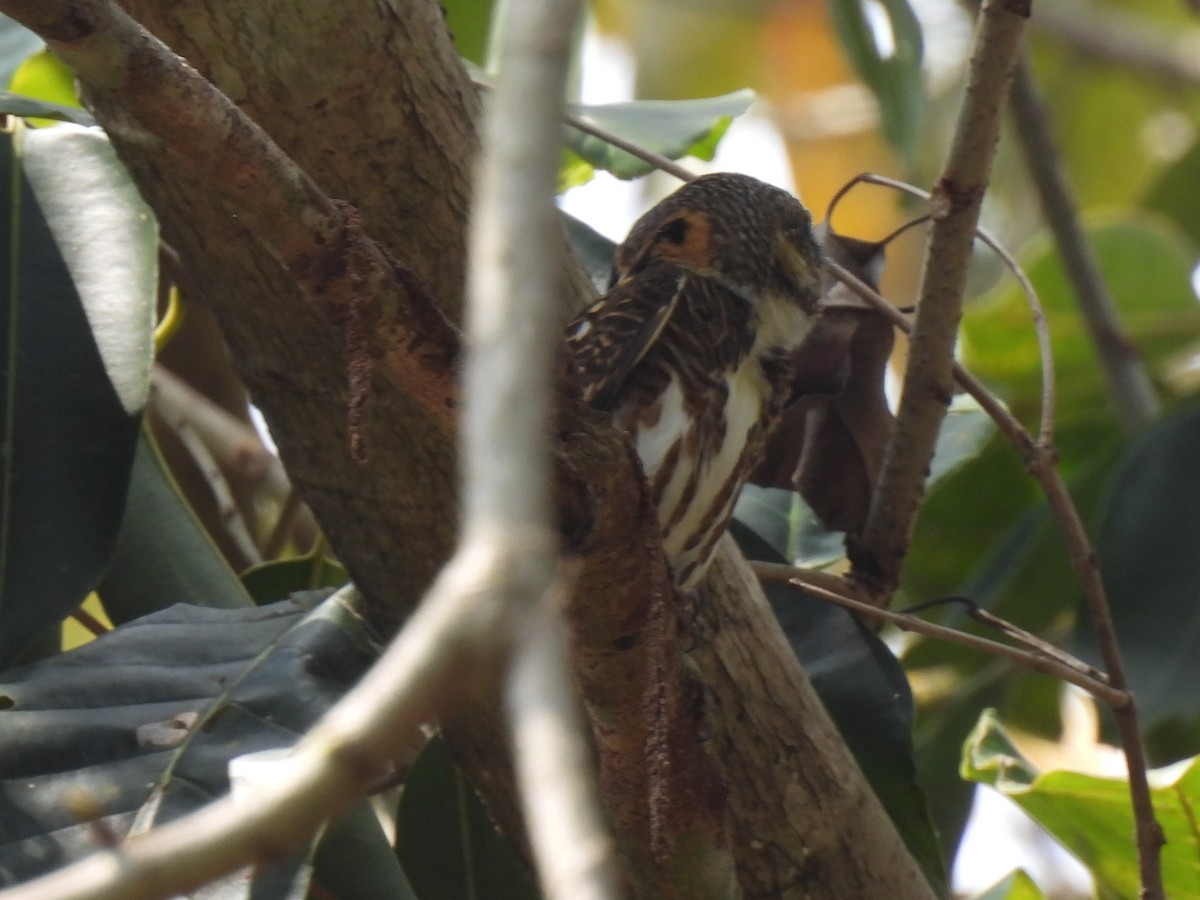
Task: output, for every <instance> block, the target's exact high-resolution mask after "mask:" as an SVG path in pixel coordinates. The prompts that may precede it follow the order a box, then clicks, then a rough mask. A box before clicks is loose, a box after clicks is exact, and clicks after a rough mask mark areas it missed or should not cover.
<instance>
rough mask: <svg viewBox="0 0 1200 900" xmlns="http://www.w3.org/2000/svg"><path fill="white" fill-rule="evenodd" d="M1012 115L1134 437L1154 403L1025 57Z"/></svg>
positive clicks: (1019, 63) (1123, 420)
mask: <svg viewBox="0 0 1200 900" xmlns="http://www.w3.org/2000/svg"><path fill="white" fill-rule="evenodd" d="M1012 112H1013V118H1014V119H1015V121H1016V123H1017V129H1016V131H1017V140H1018V142H1019V143H1020V145H1021V149H1022V151H1023V152H1024V155H1025V164H1026V165H1027V166H1028V167H1029V172H1030V175H1032V176H1033V183H1034V184H1035V185H1036V187H1037V191H1038V197H1039V199H1040V200H1041V205H1042V212H1043V214H1044V215H1045V217H1046V223H1047V224H1048V225H1049V226H1050V231H1051V232H1052V233H1053V234H1054V240H1055V243H1056V244H1057V245H1058V252H1059V254H1060V255H1061V256H1062V259H1063V265H1064V267H1065V268H1066V271H1067V278H1068V279H1069V280H1070V283H1071V287H1072V290H1073V292H1074V294H1075V302H1076V304H1078V306H1079V311H1080V313H1081V314H1082V316H1083V321H1084V324H1085V325H1087V328H1088V331H1089V332H1090V333H1091V336H1092V342H1093V343H1094V344H1095V345H1096V352H1097V353H1098V354H1099V356H1100V368H1101V371H1102V372H1103V373H1104V378H1105V380H1106V381H1107V382H1108V390H1109V393H1110V394H1111V396H1112V401H1113V405H1114V407H1115V408H1116V413H1117V420H1118V421H1119V422H1120V423H1121V425H1122V426H1123V427H1124V428H1125V429H1126V430H1127V431H1134V430H1136V429H1138V428H1140V427H1141V426H1143V425H1146V424H1147V423H1149V422H1150V421H1151V420H1152V419H1153V418H1154V417H1155V416H1156V415H1158V409H1159V403H1158V397H1157V395H1156V394H1155V392H1154V385H1153V383H1152V382H1151V381H1150V376H1149V374H1148V373H1147V372H1146V368H1145V366H1144V365H1143V364H1142V360H1141V356H1140V355H1139V353H1138V350H1137V347H1136V346H1134V344H1133V342H1132V341H1130V340H1129V338H1127V337H1126V336H1125V335H1124V333H1123V332H1122V330H1121V324H1120V322H1119V321H1118V319H1117V311H1116V304H1115V303H1114V301H1113V297H1112V293H1111V292H1110V291H1109V289H1108V284H1107V283H1106V282H1105V280H1104V276H1103V275H1102V274H1101V273H1100V265H1099V263H1098V262H1097V260H1096V255H1095V253H1094V252H1093V251H1092V248H1091V245H1090V244H1089V243H1088V240H1087V236H1086V235H1085V234H1084V233H1083V228H1082V227H1081V225H1080V222H1079V211H1078V210H1077V209H1076V208H1075V202H1074V200H1073V199H1072V197H1071V192H1070V188H1069V187H1068V185H1067V177H1066V173H1065V172H1064V171H1063V168H1062V165H1061V162H1060V157H1059V154H1058V151H1057V149H1056V148H1055V146H1054V141H1053V139H1052V137H1051V135H1050V122H1049V119H1048V116H1047V114H1046V108H1045V104H1044V103H1043V102H1042V98H1041V96H1040V95H1039V93H1038V89H1037V85H1036V84H1035V83H1034V80H1033V70H1032V68H1031V66H1030V65H1029V60H1028V58H1027V57H1026V56H1025V55H1024V54H1022V56H1021V57H1020V59H1018V61H1017V67H1016V72H1015V75H1014V79H1013V93H1012Z"/></svg>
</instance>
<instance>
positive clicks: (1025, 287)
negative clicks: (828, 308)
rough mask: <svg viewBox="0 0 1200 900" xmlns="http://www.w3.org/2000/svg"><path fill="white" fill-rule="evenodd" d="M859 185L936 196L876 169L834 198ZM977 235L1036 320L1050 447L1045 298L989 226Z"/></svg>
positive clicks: (1042, 435)
mask: <svg viewBox="0 0 1200 900" xmlns="http://www.w3.org/2000/svg"><path fill="white" fill-rule="evenodd" d="M859 184H873V185H878V186H880V187H887V188H891V189H892V190H896V191H900V192H901V193H904V194H908V195H909V196H910V197H916V198H918V199H920V200H924V201H925V202H926V203H931V202H932V200H933V196H932V195H931V194H930V193H929V192H928V191H925V190H922V189H921V188H919V187H917V186H915V185H912V184H909V183H908V182H905V181H900V180H898V179H895V178H889V177H887V176H886V175H876V174H875V173H874V172H863V173H862V174H859V175H856V176H854V178H852V179H850V181H848V182H847V183H846V185H845V186H843V188H842V189H841V190H839V191H838V193H837V194H836V195H835V201H836V200H837V199H840V198H841V197H843V196H844V195H845V194H847V193H849V191H850V190H851V189H852V188H853V187H855V186H856V185H859ZM833 207H834V202H833V201H831V202H830V208H829V214H830V215H832V213H833ZM925 218H926V217H922V218H920V219H915V220H913V221H912V222H909V223H906V224H905V225H903V226H901V227H900V228H899V229H897V230H896V231H894V232H893V233H892V234H890V235H888V236H887V237H886V238H884V239H883V241H881V242H880V243H886V242H888V241H890V240H892V239H893V238H894V237H896V236H897V235H898V234H899V233H900V232H901V231H903V230H905V229H907V228H910V227H912V226H913V225H915V224H916V223H918V222H920V221H923V220H924V219H925ZM975 234H976V236H977V237H978V238H979V239H980V240H981V241H983V242H984V244H986V245H987V246H988V247H989V248H990V249H991V250H992V252H993V253H995V254H996V255H997V256H998V257H1000V261H1001V262H1002V263H1004V266H1005V268H1007V269H1008V270H1009V272H1011V273H1012V275H1013V277H1014V278H1016V279H1017V284H1018V285H1020V287H1021V292H1022V293H1023V294H1024V295H1025V302H1026V303H1027V304H1028V305H1029V313H1030V316H1031V317H1032V319H1033V330H1034V334H1035V335H1036V336H1037V344H1038V358H1039V361H1040V364H1041V368H1042V402H1041V416H1040V425H1039V427H1038V443H1039V444H1042V445H1043V446H1046V447H1049V446H1050V445H1051V444H1052V443H1054V422H1055V418H1056V409H1055V408H1056V406H1057V401H1056V389H1055V375H1054V348H1053V346H1052V344H1051V341H1050V324H1049V322H1048V321H1047V319H1046V308H1045V307H1044V306H1043V305H1042V300H1041V298H1040V297H1039V296H1038V293H1037V291H1036V290H1035V289H1034V287H1033V282H1031V281H1030V280H1029V276H1028V275H1026V274H1025V270H1024V269H1022V268H1021V264H1020V263H1018V262H1017V260H1016V257H1014V256H1013V255H1012V253H1010V252H1009V250H1008V248H1006V247H1005V246H1004V244H1003V243H1001V241H1000V239H999V238H997V237H996V236H995V235H993V234H992V233H991V232H990V231H988V230H987V229H986V228H984V227H982V226H979V227H977V228H976V229H975Z"/></svg>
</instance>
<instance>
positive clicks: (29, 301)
mask: <svg viewBox="0 0 1200 900" xmlns="http://www.w3.org/2000/svg"><path fill="white" fill-rule="evenodd" d="M28 137H29V135H27V136H26V138H27V139H26V141H25V143H24V147H23V150H24V156H25V158H26V160H27V161H28V162H31V163H32V164H33V167H34V169H39V168H43V167H44V164H46V163H48V162H50V161H51V160H52V159H53V160H58V164H59V165H63V164H64V162H65V163H66V164H68V165H69V166H71V167H72V168H74V167H75V166H78V171H73V172H72V173H71V175H70V177H67V176H66V175H65V174H63V175H62V177H61V178H59V179H57V182H56V183H52V184H47V183H46V182H47V179H45V178H41V179H39V184H38V190H39V191H40V195H35V193H34V189H33V187H32V186H31V183H30V181H29V180H27V179H26V178H24V177H22V175H21V174H20V170H19V169H17V168H15V166H16V165H17V164H18V160H19V157H18V156H17V155H16V154H15V153H14V149H15V148H14V141H13V140H12V139H11V138H9V137H8V136H5V138H4V139H0V168H2V169H3V173H2V174H0V211H2V212H0V246H3V247H5V248H7V249H9V250H12V249H16V250H17V252H18V254H19V255H18V256H17V257H16V258H12V257H10V258H9V264H8V277H7V278H6V279H5V280H4V283H3V285H2V286H0V290H2V291H3V292H4V294H3V296H4V315H3V319H2V321H3V325H0V327H2V328H3V329H4V340H3V342H2V348H3V353H4V356H5V381H6V383H7V385H8V386H9V390H8V391H7V392H6V394H5V399H4V415H3V421H2V422H0V427H2V428H3V431H4V439H5V443H6V445H7V446H8V447H9V448H10V455H9V456H8V457H7V459H6V460H5V466H4V469H3V472H2V473H0V479H2V481H3V492H2V504H3V505H2V508H0V515H2V516H3V520H2V521H0V661H4V660H9V659H11V658H12V656H13V654H15V653H16V652H17V651H19V650H20V649H21V648H22V647H23V646H25V644H26V643H28V641H30V640H31V639H32V638H33V637H34V636H35V635H37V634H38V633H40V632H43V631H45V630H46V629H47V628H49V627H51V626H53V625H56V624H57V623H58V622H59V621H61V620H62V618H63V617H64V616H66V615H67V614H68V613H70V612H71V610H73V609H74V608H75V607H77V606H78V605H79V604H80V603H81V602H83V599H84V597H86V596H87V594H88V593H89V592H90V591H91V590H92V588H93V587H94V586H95V584H96V583H97V581H98V579H99V577H100V575H101V573H102V571H103V570H104V567H105V565H106V564H107V563H108V560H109V557H110V555H111V553H112V550H113V539H114V535H115V533H116V530H117V525H118V523H119V522H120V519H121V514H122V509H123V506H124V501H125V489H126V485H127V484H128V479H129V472H130V467H131V465H132V461H133V453H134V447H135V444H136V439H137V422H138V412H139V403H140V401H144V396H145V395H144V392H143V393H140V394H139V392H138V390H137V388H136V387H133V388H132V389H125V388H122V389H121V390H118V389H117V388H115V387H114V384H125V385H128V384H129V381H128V379H123V376H128V375H130V374H131V373H130V366H127V365H123V364H122V363H120V362H114V358H116V359H118V360H119V359H121V358H124V359H126V360H129V359H143V360H144V361H145V367H146V368H147V369H148V365H149V331H148V329H147V328H146V327H143V326H141V325H140V324H139V323H140V322H141V321H142V320H143V319H144V318H145V315H146V313H145V309H144V308H142V307H139V306H138V305H136V304H120V303H118V304H115V305H113V306H112V307H111V308H109V309H107V310H105V311H103V312H97V311H94V314H88V313H85V305H84V303H83V302H82V301H81V298H80V291H77V289H76V285H75V284H74V283H73V281H72V278H71V274H70V271H69V268H68V263H65V262H64V255H65V256H66V257H68V259H73V258H74V250H75V249H78V248H77V247H73V246H71V244H70V243H69V242H64V244H63V247H64V249H63V250H61V251H60V248H59V244H58V243H57V242H56V235H55V234H54V232H52V230H51V226H50V225H49V224H48V223H47V218H46V216H44V215H43V213H42V208H41V205H40V204H41V203H42V202H46V203H48V204H49V207H50V209H51V210H53V209H54V208H56V207H61V205H63V204H65V205H67V206H70V207H72V208H73V210H74V212H75V213H76V214H77V215H79V217H80V218H82V217H83V216H82V215H80V214H82V213H84V212H85V211H86V212H88V213H89V214H91V213H92V212H93V211H95V213H96V214H97V215H109V221H110V224H111V225H112V231H111V233H110V234H107V235H99V236H97V240H99V241H100V242H101V246H100V248H98V249H100V250H104V249H105V248H107V249H108V250H110V251H111V252H112V254H113V265H114V266H116V265H119V264H120V262H121V260H124V259H127V258H128V256H129V253H130V252H131V249H130V248H126V247H124V246H122V244H123V243H124V242H126V241H130V242H132V241H136V240H140V239H142V238H143V237H145V232H144V229H143V228H142V227H141V226H140V225H137V224H135V225H134V226H133V233H131V232H130V231H129V230H128V229H127V228H125V226H127V225H129V218H128V216H127V215H126V214H125V213H126V211H127V210H128V207H127V206H126V203H127V202H128V201H127V199H126V198H123V197H122V198H120V199H118V198H117V197H116V194H117V193H119V192H120V188H118V187H116V186H115V185H114V183H113V181H112V180H111V178H110V177H109V176H110V175H111V170H108V169H106V167H105V164H104V163H100V162H98V161H97V158H96V155H95V154H90V153H85V152H79V153H73V152H68V153H66V154H65V155H63V154H57V153H53V152H51V153H44V152H43V151H45V150H46V148H47V144H46V142H45V141H41V140H35V141H32V142H30V141H29V140H28ZM59 147H61V145H59ZM109 153H110V154H111V150H110V151H109ZM101 170H103V171H104V174H97V173H98V172H99V171H101ZM50 181H54V179H53V178H52V179H50ZM81 181H82V182H87V183H89V185H90V188H89V189H88V190H82V191H80V192H79V193H76V194H74V195H73V196H67V194H69V193H71V192H70V189H69V188H68V187H67V186H68V185H78V184H80V183H81ZM126 184H128V180H127V179H126ZM14 187H15V188H16V190H15V191H14V190H13V189H14ZM118 208H119V209H120V210H121V211H120V212H118V211H117V210H118ZM69 211H70V210H68V212H69ZM51 216H52V217H53V218H54V219H55V221H56V222H57V221H58V217H57V216H55V215H54V213H53V212H51ZM60 224H61V223H60ZM57 237H58V239H59V240H62V239H63V236H62V235H61V234H60V235H58V236H57ZM92 249H97V248H92ZM133 252H135V253H136V251H133ZM126 277H129V276H128V275H127V276H126ZM127 287H128V289H129V290H130V292H131V295H134V294H136V291H137V289H138V285H137V284H136V283H134V282H133V281H132V280H130V282H129V283H128V285H127ZM81 290H84V289H81ZM85 292H86V291H85ZM95 296H96V295H95V293H92V294H91V297H93V298H94V297H95ZM100 323H104V324H103V326H102V327H103V328H104V330H105V331H106V332H107V333H108V334H109V338H110V340H109V341H108V349H109V351H110V352H109V353H107V354H105V353H102V352H101V350H100V349H98V346H97V341H96V337H95V329H96V328H97V327H100ZM114 375H115V376H116V377H115V378H114V377H113V376H114ZM135 381H136V379H135Z"/></svg>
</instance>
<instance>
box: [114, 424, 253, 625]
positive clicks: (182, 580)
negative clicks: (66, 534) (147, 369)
mask: <svg viewBox="0 0 1200 900" xmlns="http://www.w3.org/2000/svg"><path fill="white" fill-rule="evenodd" d="M97 591H98V592H99V594H100V598H101V600H103V601H104V610H105V612H107V613H108V615H109V618H111V619H112V621H113V622H115V623H117V624H120V623H122V622H128V621H130V620H132V619H136V618H138V617H140V616H144V615H146V614H147V613H151V612H154V611H156V610H160V609H165V608H166V607H168V606H170V605H172V604H174V603H191V604H194V605H197V606H208V607H214V608H221V609H236V608H239V607H245V606H253V605H254V601H253V600H251V598H250V595H249V594H248V593H247V592H246V589H245V588H244V587H242V583H241V582H240V581H239V580H238V577H237V575H236V574H235V573H234V571H233V570H232V569H231V568H229V564H228V563H227V562H226V561H225V558H224V557H223V556H222V555H221V553H220V551H219V550H217V548H216V546H215V545H214V544H213V542H212V539H211V538H210V537H209V536H208V533H207V532H206V531H205V530H204V527H203V526H202V525H201V524H200V523H199V521H197V519H196V516H195V513H193V512H192V509H191V507H190V506H188V505H187V502H186V501H185V500H184V499H183V497H182V495H181V494H180V492H179V488H177V487H176V486H175V482H174V480H173V479H172V478H171V474H170V473H169V472H168V471H167V468H166V463H164V462H163V460H162V458H161V457H160V456H159V455H158V451H157V449H155V447H154V445H153V443H152V442H151V440H150V438H149V437H148V436H147V435H146V434H145V433H143V434H142V436H141V439H140V440H139V442H138V445H137V454H136V456H135V458H134V465H133V476H132V478H131V479H130V483H129V498H128V501H127V503H126V509H125V517H124V518H123V519H122V520H121V527H120V530H119V532H118V533H117V535H116V548H115V550H114V552H113V556H112V563H111V565H109V567H108V571H107V572H105V573H104V578H103V579H102V580H101V581H100V583H99V585H98V586H97Z"/></svg>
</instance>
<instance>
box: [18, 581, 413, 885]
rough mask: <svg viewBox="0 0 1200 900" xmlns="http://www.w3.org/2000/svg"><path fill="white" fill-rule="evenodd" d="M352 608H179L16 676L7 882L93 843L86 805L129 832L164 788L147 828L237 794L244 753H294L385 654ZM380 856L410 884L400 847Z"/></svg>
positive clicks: (383, 873)
mask: <svg viewBox="0 0 1200 900" xmlns="http://www.w3.org/2000/svg"><path fill="white" fill-rule="evenodd" d="M343 603H344V601H343V600H341V599H340V598H338V597H335V598H332V599H330V600H328V601H326V602H325V603H324V604H322V605H321V606H319V607H318V608H317V609H316V610H315V611H313V612H311V613H310V612H308V610H307V609H306V607H305V606H304V605H301V604H300V603H299V602H297V601H296V600H292V601H286V602H283V603H278V604H274V605H272V606H267V607H261V608H250V609H241V610H213V609H204V608H201V607H196V606H188V605H179V606H175V607H173V608H171V609H168V610H165V611H163V612H160V613H156V614H154V615H152V616H147V617H146V618H143V619H139V620H138V621H136V622H132V623H130V624H128V625H125V626H123V627H121V628H119V629H117V630H116V631H113V632H111V633H110V634H108V635H106V636H104V637H102V638H100V639H98V640H96V641H94V642H93V643H91V644H88V645H86V646H84V647H82V648H80V649H79V650H76V651H73V652H71V653H67V654H62V655H60V656H56V657H53V658H52V659H49V660H45V661H43V662H41V663H37V664H35V665H32V666H28V667H25V668H21V669H16V670H13V671H12V672H10V673H9V675H8V678H7V679H6V681H5V682H4V683H3V684H0V696H2V697H4V698H6V699H5V701H4V704H3V705H4V707H5V708H4V709H3V711H0V729H3V733H4V734H5V740H4V741H3V742H0V822H3V823H4V826H3V828H2V829H0V881H4V882H12V881H15V880H20V879H24V878H28V877H30V876H32V875H34V874H37V873H40V872H44V871H46V870H48V869H51V868H54V867H56V866H58V865H61V864H63V863H65V862H67V861H69V860H70V859H72V858H75V857H77V856H79V855H83V854H86V853H87V852H90V851H91V850H93V849H94V839H93V832H92V830H91V829H90V828H89V827H88V826H87V825H84V824H80V821H79V813H78V810H79V809H80V808H81V807H82V808H92V809H95V810H98V811H99V813H100V815H102V816H103V817H104V818H105V821H106V822H107V823H108V824H109V826H110V827H112V828H113V829H114V830H115V831H116V832H117V833H123V832H124V831H125V830H126V829H127V828H128V827H129V826H130V823H131V822H132V821H133V818H134V814H135V813H136V812H137V811H138V810H139V808H141V807H142V805H143V803H144V802H145V801H146V799H147V796H148V794H149V793H150V791H151V788H153V787H154V785H155V784H156V783H158V784H159V788H158V790H157V792H156V794H157V796H158V798H159V799H160V800H161V803H159V804H158V805H157V809H156V813H155V815H147V816H146V817H145V819H146V821H147V822H149V821H161V820H165V819H170V818H174V817H176V816H179V815H183V814H185V813H187V812H190V811H191V810H193V809H195V808H196V807H198V806H199V805H201V804H203V803H206V802H208V801H210V800H212V799H213V798H214V797H217V796H220V795H221V794H223V793H225V792H226V791H227V789H228V776H227V771H226V770H227V764H228V762H229V760H230V759H231V758H232V757H234V756H239V755H242V754H244V753H247V752H251V751H255V750H262V749H268V748H272V747H284V746H289V745H290V744H292V743H293V742H294V741H295V740H296V738H297V736H298V735H299V734H300V733H301V732H303V731H304V730H305V729H307V728H308V727H309V725H311V724H312V723H313V722H314V721H315V720H316V718H317V717H318V716H320V715H321V714H322V713H323V712H324V711H325V710H326V709H327V708H328V707H329V706H330V705H331V704H332V703H333V702H334V701H335V700H336V699H337V698H338V697H339V696H340V695H341V694H342V693H343V692H344V691H345V689H346V688H347V687H348V686H349V685H350V684H352V683H353V682H354V681H355V680H357V678H358V677H359V676H360V675H361V674H362V672H363V671H364V670H365V668H366V667H367V666H368V665H369V664H370V662H371V661H372V660H373V659H374V656H375V649H374V647H373V645H371V644H370V642H369V641H368V639H367V638H366V636H365V635H364V633H363V631H362V628H361V624H360V623H359V620H358V619H357V618H356V617H355V616H354V615H353V614H352V613H350V612H348V611H347V610H346V608H345V607H344V605H343ZM200 723H203V725H204V727H203V729H201V728H199V725H200ZM72 798H74V802H71V801H72ZM359 825H360V826H361V822H360V823H359ZM378 839H379V840H383V839H382V836H380V837H379V838H378ZM375 857H378V858H385V857H386V858H387V860H388V863H389V865H391V870H390V874H389V870H388V869H387V868H382V869H380V870H379V871H377V872H376V873H375V874H376V876H377V877H378V878H380V879H382V880H384V881H388V880H391V881H392V882H393V883H402V880H401V882H397V879H399V878H400V873H399V872H398V870H396V869H395V867H394V864H393V863H392V862H391V858H390V854H383V855H382V856H381V855H380V854H379V853H376V854H375ZM359 859H360V860H361V857H359ZM353 864H354V863H353V861H352V859H351V858H350V857H346V858H343V857H342V856H341V854H335V855H334V856H333V863H332V864H331V865H332V868H331V869H330V870H328V871H324V870H322V869H320V868H319V869H318V872H317V879H318V881H320V882H321V883H322V884H324V885H325V886H327V887H330V888H332V886H333V884H334V883H336V882H339V881H340V880H341V879H342V878H346V877H348V878H351V879H354V878H361V877H363V876H362V873H354V872H350V873H339V871H338V867H339V866H341V865H353ZM256 896H258V895H256ZM269 896H276V895H274V894H272V895H269ZM353 896H367V895H363V894H354V895H353ZM380 896H381V897H382V896H404V895H403V894H393V895H380Z"/></svg>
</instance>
